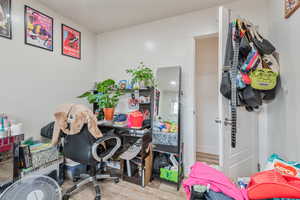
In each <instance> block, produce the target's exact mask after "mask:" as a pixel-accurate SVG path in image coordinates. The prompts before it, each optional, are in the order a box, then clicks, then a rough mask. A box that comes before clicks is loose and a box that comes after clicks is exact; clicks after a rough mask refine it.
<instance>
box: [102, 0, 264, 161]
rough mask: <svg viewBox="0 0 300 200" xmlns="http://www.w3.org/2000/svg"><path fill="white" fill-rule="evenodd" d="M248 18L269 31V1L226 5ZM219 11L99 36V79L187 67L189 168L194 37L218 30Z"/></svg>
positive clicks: (192, 149) (185, 127) (185, 101)
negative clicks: (139, 68) (140, 67)
mask: <svg viewBox="0 0 300 200" xmlns="http://www.w3.org/2000/svg"><path fill="white" fill-rule="evenodd" d="M225 6H226V7H229V8H232V9H233V11H234V12H236V13H240V14H241V16H246V17H248V18H249V19H250V20H251V21H253V23H255V24H259V25H260V27H261V29H262V31H263V32H265V33H266V32H267V30H268V23H267V1H266V0H263V1H262V0H252V1H246V0H242V1H236V2H234V3H230V4H227V5H225ZM217 19H218V8H217V7H214V8H210V9H206V10H201V11H198V12H193V13H189V14H186V15H182V16H176V17H172V18H168V19H163V20H160V21H156V22H153V23H148V24H143V25H138V26H134V27H130V28H126V29H122V30H118V31H114V32H109V33H104V34H101V35H98V40H97V43H98V52H97V67H98V77H99V78H102V79H103V78H108V77H111V78H114V79H124V78H125V77H126V74H125V69H126V68H128V67H132V66H135V65H137V64H138V63H139V62H140V61H144V63H146V64H149V65H152V66H154V67H155V68H157V67H163V66H177V65H180V66H182V68H183V77H182V86H183V91H184V96H183V108H182V111H183V112H182V116H181V118H182V127H181V128H182V133H183V134H184V143H185V147H184V159H185V166H186V167H188V166H190V165H191V164H192V163H193V162H194V160H195V149H196V135H195V126H194V122H195V116H194V111H195V108H194V97H195V93H194V71H195V56H194V55H195V41H194V37H196V36H201V35H205V34H211V33H215V32H217V31H218V22H217Z"/></svg>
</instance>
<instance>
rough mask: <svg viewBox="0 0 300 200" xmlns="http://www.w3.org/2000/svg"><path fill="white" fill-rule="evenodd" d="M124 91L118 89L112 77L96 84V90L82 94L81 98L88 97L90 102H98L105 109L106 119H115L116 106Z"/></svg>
mask: <svg viewBox="0 0 300 200" xmlns="http://www.w3.org/2000/svg"><path fill="white" fill-rule="evenodd" d="M122 94H123V93H122V92H121V90H119V89H118V87H117V85H116V83H115V81H114V80H112V79H107V80H105V81H102V82H99V83H97V84H96V92H94V91H88V92H85V93H84V94H82V95H80V96H79V98H87V100H88V101H89V103H97V104H98V106H99V108H102V109H103V112H104V119H105V120H110V121H111V120H113V116H114V112H115V107H116V106H117V104H118V102H119V99H120V96H121V95H122Z"/></svg>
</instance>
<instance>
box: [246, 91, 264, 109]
mask: <svg viewBox="0 0 300 200" xmlns="http://www.w3.org/2000/svg"><path fill="white" fill-rule="evenodd" d="M243 99H244V103H245V104H246V106H248V107H258V106H261V105H262V97H261V94H260V92H259V91H257V90H255V89H253V88H252V87H250V86H247V87H246V88H245V89H244V90H243Z"/></svg>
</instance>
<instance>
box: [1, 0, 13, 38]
mask: <svg viewBox="0 0 300 200" xmlns="http://www.w3.org/2000/svg"><path fill="white" fill-rule="evenodd" d="M11 24H12V21H11V0H0V36H1V37H5V38H8V39H11V38H12V31H11V30H12V28H11V26H12V25H11Z"/></svg>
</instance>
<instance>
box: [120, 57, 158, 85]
mask: <svg viewBox="0 0 300 200" xmlns="http://www.w3.org/2000/svg"><path fill="white" fill-rule="evenodd" d="M126 72H127V73H128V74H131V76H132V79H131V81H132V85H133V88H134V89H146V88H149V87H154V86H155V79H154V74H153V70H152V69H151V68H149V67H146V66H145V65H144V63H143V62H141V63H140V65H139V66H138V67H136V68H133V69H127V70H126Z"/></svg>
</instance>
